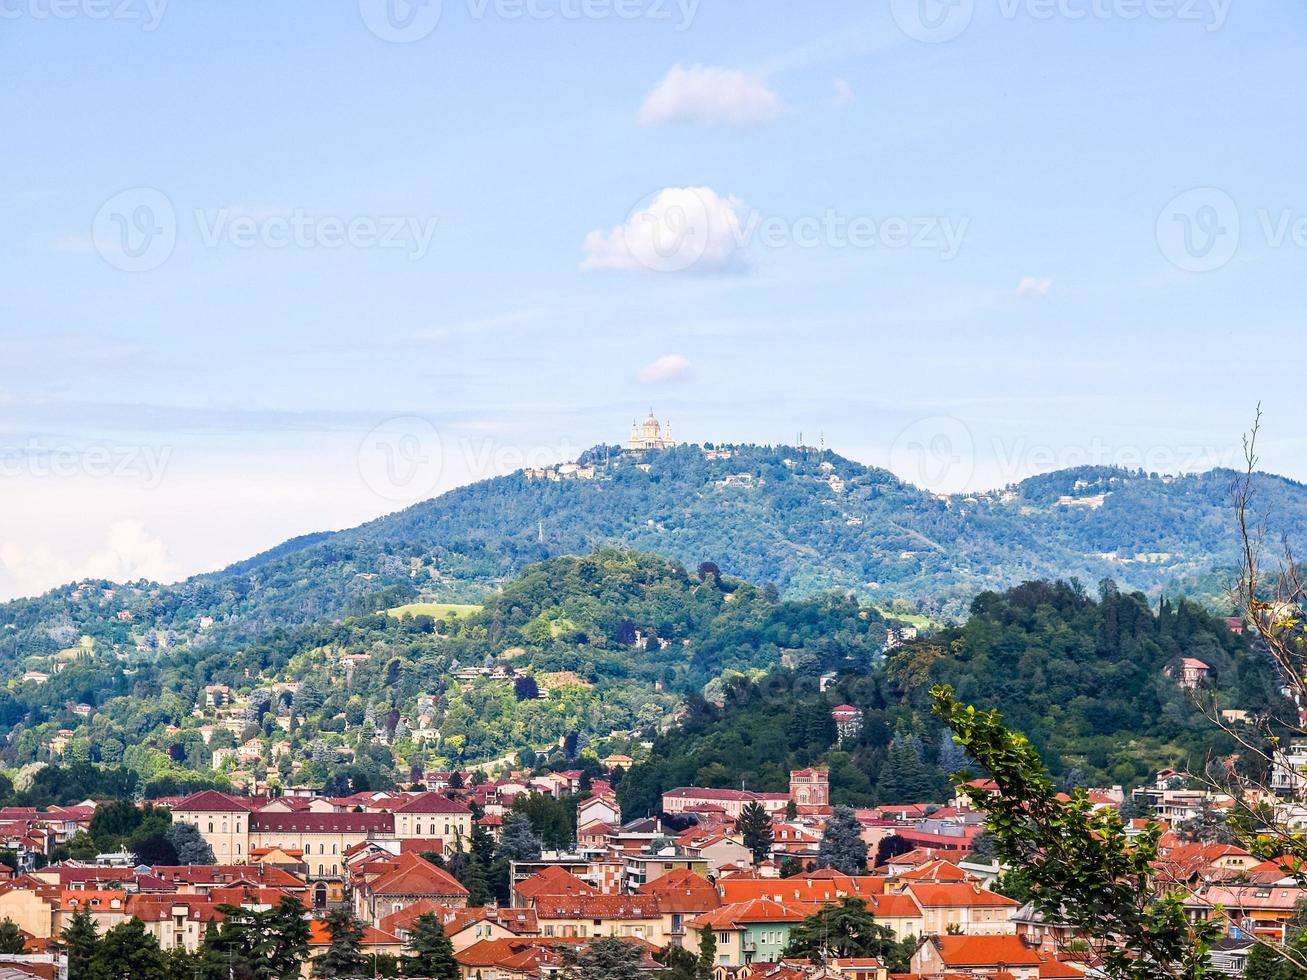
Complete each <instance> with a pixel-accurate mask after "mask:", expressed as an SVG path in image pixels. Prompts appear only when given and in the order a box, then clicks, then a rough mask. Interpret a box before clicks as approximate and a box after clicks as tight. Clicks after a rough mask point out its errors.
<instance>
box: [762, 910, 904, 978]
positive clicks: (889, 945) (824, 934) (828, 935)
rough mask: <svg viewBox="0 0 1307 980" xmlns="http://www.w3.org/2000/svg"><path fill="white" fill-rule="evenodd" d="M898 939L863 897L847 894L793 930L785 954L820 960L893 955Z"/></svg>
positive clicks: (814, 960)
mask: <svg viewBox="0 0 1307 980" xmlns="http://www.w3.org/2000/svg"><path fill="white" fill-rule="evenodd" d="M896 945H897V942H896V940H895V938H894V931H893V930H892V929H889V928H887V927H886V926H881V925H877V924H876V917H875V916H874V915H873V914H872V913H871V911H870V910H869V909H868V908H867V903H866V902H865V901H864V900H862V899H861V898H852V897H845V898H843V899H841V900H840V903H839V904H838V905H824V906H822V908H821V910H820V911H818V912H815V913H814V914H812V915H810V916H808V918H806V919H804V920H803V921H802V922H800V923H799V924H798V925H797V926H795V927H794V928H793V929H792V930H791V931H790V942H789V945H788V946H786V947H785V955H786V956H793V957H796V958H797V957H807V958H808V959H809V960H811V961H812V962H813V963H819V962H821V961H822V959H823V958H824V957H827V956H838V957H840V958H844V957H849V956H856V957H865V956H875V957H879V958H887V957H889V956H890V955H891V954H892V953H893V952H894V950H895V946H896Z"/></svg>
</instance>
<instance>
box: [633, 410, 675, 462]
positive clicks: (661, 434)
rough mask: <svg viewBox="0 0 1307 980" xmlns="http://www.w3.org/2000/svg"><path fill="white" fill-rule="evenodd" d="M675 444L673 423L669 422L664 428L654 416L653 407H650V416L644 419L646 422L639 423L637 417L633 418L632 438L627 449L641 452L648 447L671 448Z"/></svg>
mask: <svg viewBox="0 0 1307 980" xmlns="http://www.w3.org/2000/svg"><path fill="white" fill-rule="evenodd" d="M675 445H676V442H675V441H674V440H673V439H672V423H671V422H668V423H667V427H666V428H665V429H664V428H663V426H662V425H660V424H659V422H658V419H656V418H655V417H654V413H653V409H652V408H651V409H649V417H648V418H647V419H645V420H644V424H642V425H641V424H637V423H636V421H635V419H632V420H631V438H630V440H629V441H628V442H627V443H626V448H627V449H629V450H631V451H633V452H640V451H642V450H646V449H671V448H672V447H673V446H675Z"/></svg>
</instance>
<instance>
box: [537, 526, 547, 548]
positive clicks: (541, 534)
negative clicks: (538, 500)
mask: <svg viewBox="0 0 1307 980" xmlns="http://www.w3.org/2000/svg"><path fill="white" fill-rule="evenodd" d="M536 535H537V536H538V537H539V539H540V543H541V544H544V543H545V522H544V521H537V522H536Z"/></svg>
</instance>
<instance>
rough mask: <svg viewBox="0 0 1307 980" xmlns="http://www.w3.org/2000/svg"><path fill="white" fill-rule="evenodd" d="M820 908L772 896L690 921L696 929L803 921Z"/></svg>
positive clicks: (734, 904)
mask: <svg viewBox="0 0 1307 980" xmlns="http://www.w3.org/2000/svg"><path fill="white" fill-rule="evenodd" d="M818 910H819V906H817V905H812V904H806V905H798V904H782V903H781V902H774V901H772V900H771V899H770V898H756V899H754V900H753V901H750V902H736V903H733V904H731V905H723V906H722V907H721V908H719V909H714V910H713V911H711V912H707V913H705V914H703V915H701V916H699V917H698V918H697V919H694V920H692V921H691V922H690V925H691V926H692V927H693V928H695V929H702V928H705V927H707V928H709V929H735V928H739V927H740V926H743V925H747V924H749V923H753V922H802V921H803V920H804V919H806V918H808V916H810V915H812V914H813V913H815V912H817V911H818Z"/></svg>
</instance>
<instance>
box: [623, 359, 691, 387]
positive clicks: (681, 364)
mask: <svg viewBox="0 0 1307 980" xmlns="http://www.w3.org/2000/svg"><path fill="white" fill-rule="evenodd" d="M689 370H690V359H689V358H688V357H686V356H685V355H684V354H664V355H663V356H662V357H656V358H654V359H653V360H652V361H650V362H649V363H648V364H646V365H645V366H644V367H642V368H640V373H639V374H638V375H636V377H637V378H639V380H640V381H642V382H644V383H645V384H662V383H664V382H667V381H676V380H677V379H679V378H683V377H685V374H686V372H687V371H689Z"/></svg>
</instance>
